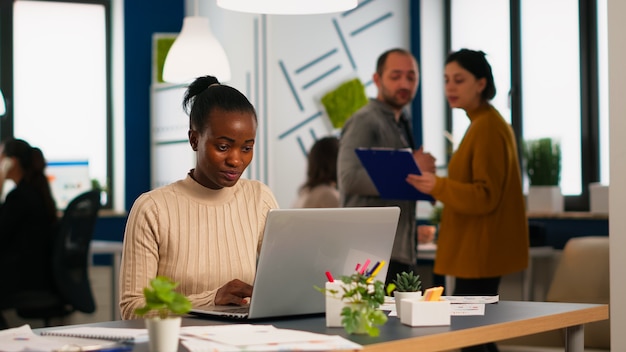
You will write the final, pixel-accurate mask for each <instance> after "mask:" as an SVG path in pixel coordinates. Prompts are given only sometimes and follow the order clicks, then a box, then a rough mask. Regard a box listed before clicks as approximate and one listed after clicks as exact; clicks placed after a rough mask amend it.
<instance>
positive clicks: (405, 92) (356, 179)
mask: <svg viewBox="0 0 626 352" xmlns="http://www.w3.org/2000/svg"><path fill="white" fill-rule="evenodd" d="M373 80H374V83H375V84H376V87H377V88H378V95H377V97H376V99H370V101H369V102H368V104H367V105H365V106H364V107H362V108H361V109H360V110H358V111H357V112H356V113H355V114H354V115H352V117H350V119H348V121H347V122H346V124H345V125H344V127H343V130H342V132H341V139H340V147H339V156H338V160H337V172H338V178H339V179H338V181H339V184H338V187H339V192H340V194H341V202H342V206H344V207H359V206H398V207H400V209H401V212H400V220H399V223H398V228H397V231H396V237H395V241H394V244H393V250H392V253H391V261H390V263H389V268H388V271H387V279H386V284H388V283H390V282H391V280H392V279H395V277H396V274H397V273H400V272H402V271H414V272H417V270H416V269H417V231H416V219H415V212H416V199H385V198H382V197H381V194H380V193H379V191H378V189H377V187H376V185H375V184H374V182H373V181H372V179H371V178H370V176H369V174H368V172H367V170H366V169H365V168H364V167H363V164H362V163H361V161H360V159H359V157H358V156H357V154H356V150H357V149H358V148H386V149H407V148H409V149H410V150H413V157H414V159H415V162H416V164H417V165H418V166H419V169H421V170H424V171H429V172H435V159H434V158H433V157H432V155H430V154H428V153H424V152H423V150H422V148H421V147H420V148H419V149H416V146H415V142H414V140H413V130H412V127H411V125H412V124H411V115H410V113H409V111H408V110H407V109H406V106H407V105H408V104H409V103H410V102H411V101H412V100H413V97H414V96H415V93H416V91H417V86H418V82H419V70H418V67H417V61H416V60H415V58H414V57H413V55H412V54H411V53H410V52H409V51H407V50H404V49H399V48H396V49H391V50H388V51H386V52H384V53H383V54H382V55H381V56H380V57H379V58H378V61H377V64H376V72H375V73H374V75H373Z"/></svg>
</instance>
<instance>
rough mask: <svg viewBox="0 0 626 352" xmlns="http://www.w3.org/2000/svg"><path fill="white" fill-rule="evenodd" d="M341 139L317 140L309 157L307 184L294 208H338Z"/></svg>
mask: <svg viewBox="0 0 626 352" xmlns="http://www.w3.org/2000/svg"><path fill="white" fill-rule="evenodd" d="M338 152H339V139H338V138H337V137H335V136H328V137H324V138H321V139H319V140H317V141H316V142H315V143H314V144H313V146H312V147H311V150H310V151H309V155H308V156H307V172H306V182H305V183H304V184H303V185H302V186H301V187H300V190H299V192H298V199H296V201H295V203H294V205H293V207H294V208H337V207H339V191H338V190H337V153H338Z"/></svg>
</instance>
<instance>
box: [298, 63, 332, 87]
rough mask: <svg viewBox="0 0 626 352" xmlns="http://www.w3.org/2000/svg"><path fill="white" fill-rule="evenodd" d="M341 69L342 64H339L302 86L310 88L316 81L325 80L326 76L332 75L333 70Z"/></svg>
mask: <svg viewBox="0 0 626 352" xmlns="http://www.w3.org/2000/svg"><path fill="white" fill-rule="evenodd" d="M339 69H341V65H337V66H335V67H333V68H331V69H330V70H328V71H326V72H324V73H323V74H322V75H320V76H319V77H317V78H315V79H314V80H312V81H311V82H309V83H307V84H305V85H303V86H302V89H304V90H306V89H307V88H310V87H311V86H312V85H314V84H315V83H317V82H319V81H321V80H323V79H324V78H326V77H327V76H329V75H331V74H332V73H333V72H335V71H338V70H339Z"/></svg>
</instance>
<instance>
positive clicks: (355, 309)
mask: <svg viewBox="0 0 626 352" xmlns="http://www.w3.org/2000/svg"><path fill="white" fill-rule="evenodd" d="M340 280H341V291H342V292H339V290H336V289H325V288H319V287H317V286H316V287H315V288H316V289H317V290H318V291H320V292H322V293H325V294H327V295H328V297H327V298H326V299H327V300H328V299H329V297H332V296H337V295H341V301H342V302H343V308H342V309H341V325H343V327H344V329H345V330H346V332H348V333H349V334H368V335H369V336H378V335H379V334H380V329H379V328H378V326H381V325H383V324H385V323H386V322H387V315H386V314H385V313H384V312H383V311H381V310H380V309H379V307H380V305H381V304H383V303H384V302H385V290H384V283H383V282H381V281H378V280H373V276H369V275H367V274H360V273H355V274H352V275H350V276H342V277H341V278H340ZM327 314H328V312H327Z"/></svg>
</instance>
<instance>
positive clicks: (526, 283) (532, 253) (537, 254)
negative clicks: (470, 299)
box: [417, 243, 554, 301]
mask: <svg viewBox="0 0 626 352" xmlns="http://www.w3.org/2000/svg"><path fill="white" fill-rule="evenodd" d="M436 253H437V245H436V244H435V243H427V244H420V245H418V246H417V258H418V259H426V260H435V256H436ZM528 255H529V260H528V267H527V268H526V270H524V271H522V300H524V301H532V300H533V298H534V292H533V289H532V287H533V262H534V260H535V259H539V258H547V259H552V258H553V257H554V248H552V247H550V246H545V247H530V248H529V250H528ZM453 291H454V277H453V276H448V275H446V292H448V294H451V293H452V292H453Z"/></svg>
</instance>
